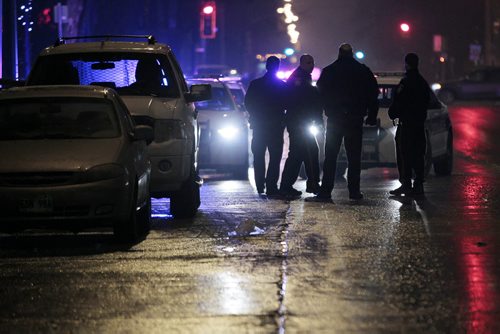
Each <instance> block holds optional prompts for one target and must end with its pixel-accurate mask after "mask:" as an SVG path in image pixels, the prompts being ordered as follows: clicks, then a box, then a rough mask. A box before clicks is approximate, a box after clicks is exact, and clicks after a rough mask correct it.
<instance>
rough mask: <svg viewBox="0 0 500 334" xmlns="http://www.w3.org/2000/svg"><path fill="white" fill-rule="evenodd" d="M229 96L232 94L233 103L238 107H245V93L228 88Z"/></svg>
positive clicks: (237, 89)
mask: <svg viewBox="0 0 500 334" xmlns="http://www.w3.org/2000/svg"><path fill="white" fill-rule="evenodd" d="M230 90H231V94H233V98H234V102H236V104H237V105H239V106H244V105H245V93H244V92H243V90H242V89H239V88H230Z"/></svg>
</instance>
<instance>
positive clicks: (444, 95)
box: [438, 89, 456, 104]
mask: <svg viewBox="0 0 500 334" xmlns="http://www.w3.org/2000/svg"><path fill="white" fill-rule="evenodd" d="M438 95H439V99H440V100H441V101H443V102H444V104H452V103H453V102H455V100H456V96H455V93H453V92H452V91H451V90H448V89H445V90H443V91H441V92H439V94H438Z"/></svg>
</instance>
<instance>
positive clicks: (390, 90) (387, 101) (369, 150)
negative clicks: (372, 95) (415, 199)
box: [337, 72, 453, 175]
mask: <svg viewBox="0 0 500 334" xmlns="http://www.w3.org/2000/svg"><path fill="white" fill-rule="evenodd" d="M403 75H404V73H400V72H379V73H375V76H376V78H377V82H378V86H379V96H378V99H379V107H380V109H379V112H378V119H377V125H376V126H365V127H364V128H363V150H362V168H364V169H366V168H370V167H384V166H386V167H394V166H396V150H395V146H394V145H395V142H394V136H395V134H396V128H397V126H395V125H394V124H393V121H392V120H391V119H390V118H389V115H388V109H389V106H390V105H391V102H392V99H393V96H394V93H395V91H396V86H397V85H398V83H399V81H400V80H401V78H402V77H403ZM425 129H426V137H427V149H426V156H425V172H426V174H428V173H429V172H430V170H431V169H432V167H434V172H435V174H436V175H449V174H451V171H452V169H453V129H452V125H451V120H450V117H449V115H448V108H447V106H446V105H444V104H443V103H442V102H441V101H440V100H439V99H438V98H437V97H436V95H435V94H434V93H433V92H432V91H431V99H430V102H429V108H428V110H427V120H426V123H425ZM341 152H342V153H341V154H340V156H339V159H338V164H337V173H338V174H339V173H340V174H344V172H345V168H346V166H347V160H346V155H345V150H344V149H342V151H341Z"/></svg>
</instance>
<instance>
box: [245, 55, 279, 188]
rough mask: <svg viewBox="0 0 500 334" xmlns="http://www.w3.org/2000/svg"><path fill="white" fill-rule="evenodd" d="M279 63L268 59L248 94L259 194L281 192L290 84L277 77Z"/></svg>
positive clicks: (246, 100) (271, 58)
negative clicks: (285, 123) (267, 153)
mask: <svg viewBox="0 0 500 334" xmlns="http://www.w3.org/2000/svg"><path fill="white" fill-rule="evenodd" d="M279 66H280V60H279V58H278V57H275V56H271V57H269V58H267V61H266V69H267V72H266V74H264V76H262V77H261V78H258V79H255V80H252V81H251V82H250V85H249V87H248V90H247V93H246V96H245V106H246V108H247V110H248V113H249V114H250V128H251V129H252V130H253V137H252V153H253V158H254V163H253V165H254V175H255V185H256V186H257V192H258V193H259V194H262V193H264V191H265V192H266V194H267V195H268V196H272V195H277V194H278V179H279V174H280V162H281V156H282V154H283V133H284V131H285V125H284V116H285V100H284V98H285V93H286V86H285V82H284V81H282V80H280V79H278V77H277V76H276V74H277V72H278V70H279ZM266 150H268V151H269V165H268V166H267V173H266V165H265V155H266Z"/></svg>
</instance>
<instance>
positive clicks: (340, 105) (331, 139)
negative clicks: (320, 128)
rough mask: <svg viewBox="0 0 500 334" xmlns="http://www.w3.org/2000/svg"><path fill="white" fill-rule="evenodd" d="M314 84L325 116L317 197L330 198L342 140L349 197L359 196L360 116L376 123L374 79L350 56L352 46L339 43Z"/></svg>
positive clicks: (370, 123) (356, 197) (361, 124)
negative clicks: (323, 151) (320, 180)
mask: <svg viewBox="0 0 500 334" xmlns="http://www.w3.org/2000/svg"><path fill="white" fill-rule="evenodd" d="M317 86H318V88H319V91H320V94H321V97H322V100H323V103H324V105H325V113H326V116H328V122H327V129H326V144H325V162H324V165H323V179H322V182H321V190H320V192H319V194H318V195H317V198H318V199H320V200H330V199H331V193H332V190H333V186H334V181H335V173H336V164H337V156H338V153H339V151H340V147H341V144H342V140H344V146H345V150H346V154H347V163H348V172H347V186H348V189H349V198H351V199H362V198H363V194H362V193H361V191H360V175H361V149H362V136H363V120H364V118H365V116H367V115H368V117H367V118H366V121H365V123H366V124H368V125H376V123H377V113H378V85H377V80H376V79H375V77H374V75H373V73H372V72H371V71H370V69H369V68H368V67H367V66H365V65H363V64H360V63H359V62H358V61H356V60H355V59H354V57H353V52H352V47H351V46H350V45H349V44H342V45H341V46H340V48H339V56H338V59H337V60H336V61H335V62H334V63H332V64H330V65H328V66H327V67H325V68H324V69H323V71H322V72H321V76H320V78H319V80H318V83H317Z"/></svg>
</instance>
